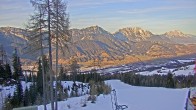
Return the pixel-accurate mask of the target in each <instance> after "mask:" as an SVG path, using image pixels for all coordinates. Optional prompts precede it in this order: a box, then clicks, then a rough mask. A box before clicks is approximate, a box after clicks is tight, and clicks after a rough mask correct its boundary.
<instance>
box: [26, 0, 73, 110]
mask: <svg viewBox="0 0 196 110" xmlns="http://www.w3.org/2000/svg"><path fill="white" fill-rule="evenodd" d="M31 3H32V5H33V7H34V8H35V10H36V11H37V13H36V14H34V15H33V16H31V19H30V21H31V23H30V24H31V25H30V26H29V29H31V30H33V34H31V35H33V37H32V39H30V41H32V42H31V43H30V47H29V48H30V49H29V50H30V51H31V52H32V51H36V50H39V49H41V50H42V51H41V56H42V55H43V54H44V52H43V42H42V41H43V38H42V37H40V36H43V35H46V34H47V40H48V54H49V55H48V57H49V58H48V59H49V74H50V101H51V109H52V110H54V97H53V77H54V76H53V75H54V74H53V69H52V43H53V42H52V41H53V38H54V39H55V41H56V42H55V43H56V45H55V46H56V75H55V76H56V77H55V80H56V83H57V79H56V78H57V74H58V59H59V58H58V53H59V52H58V47H60V48H61V49H62V50H63V48H64V47H67V46H66V43H67V42H68V41H70V35H69V30H68V29H69V16H68V14H67V13H66V8H67V5H66V3H65V2H63V1H62V0H31ZM38 32H39V34H38ZM39 38H40V39H39ZM37 44H40V46H37ZM32 46H33V48H32ZM35 47H36V48H35ZM44 90H45V89H44ZM55 102H56V106H55V109H56V110H57V109H58V107H57V90H55Z"/></svg>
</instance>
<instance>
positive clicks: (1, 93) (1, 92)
mask: <svg viewBox="0 0 196 110" xmlns="http://www.w3.org/2000/svg"><path fill="white" fill-rule="evenodd" d="M21 84H22V88H23V92H24V91H25V89H26V87H27V88H29V87H30V85H31V84H32V83H31V82H28V83H26V82H25V81H21ZM15 90H16V85H13V86H4V87H3V86H2V85H0V108H1V107H2V105H3V103H4V101H5V99H6V98H7V97H8V96H9V95H11V96H13V95H14V91H15Z"/></svg>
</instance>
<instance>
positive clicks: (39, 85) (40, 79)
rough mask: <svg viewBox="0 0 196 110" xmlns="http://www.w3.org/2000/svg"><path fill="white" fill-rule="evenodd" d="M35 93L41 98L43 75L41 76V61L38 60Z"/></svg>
mask: <svg viewBox="0 0 196 110" xmlns="http://www.w3.org/2000/svg"><path fill="white" fill-rule="evenodd" d="M36 82H37V83H36V84H37V91H38V93H39V94H40V95H41V96H43V75H42V65H41V60H39V65H38V72H37V81H36Z"/></svg>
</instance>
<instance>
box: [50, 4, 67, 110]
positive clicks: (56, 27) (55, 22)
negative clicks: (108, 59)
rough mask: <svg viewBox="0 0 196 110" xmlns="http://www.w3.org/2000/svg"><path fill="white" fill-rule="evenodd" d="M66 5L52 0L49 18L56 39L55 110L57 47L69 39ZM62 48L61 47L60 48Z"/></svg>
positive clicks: (56, 107)
mask: <svg viewBox="0 0 196 110" xmlns="http://www.w3.org/2000/svg"><path fill="white" fill-rule="evenodd" d="M66 8H67V5H66V3H65V2H63V1H62V0H53V1H52V9H53V10H52V14H51V15H52V16H51V17H52V19H51V29H52V35H53V36H54V38H55V40H56V74H55V81H56V89H55V110H58V104H57V91H58V87H57V84H58V83H57V75H58V59H59V57H58V54H59V49H58V47H61V49H62V48H63V47H64V46H66V45H65V43H66V42H69V41H70V35H69V31H68V29H69V16H68V14H67V13H66ZM62 50H63V49H62Z"/></svg>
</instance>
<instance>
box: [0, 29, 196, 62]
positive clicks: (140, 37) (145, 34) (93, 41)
mask: <svg viewBox="0 0 196 110" xmlns="http://www.w3.org/2000/svg"><path fill="white" fill-rule="evenodd" d="M70 31H71V33H72V34H71V35H72V41H71V43H70V44H68V46H67V47H68V48H64V49H62V50H60V52H59V53H60V58H62V59H63V58H64V60H65V59H69V58H70V57H76V58H77V59H78V61H79V62H88V61H91V60H94V59H99V60H101V61H103V62H104V61H105V62H106V61H107V62H112V61H119V62H120V61H122V60H126V61H122V62H125V63H126V62H127V61H129V60H130V61H131V60H133V61H134V58H136V57H137V56H139V57H141V56H142V58H144V59H145V60H149V59H152V58H160V57H172V56H178V55H185V54H191V53H196V50H195V49H193V48H196V37H195V36H193V35H186V34H183V33H182V32H180V31H170V32H166V33H165V34H162V35H154V34H153V33H151V32H150V31H147V30H143V29H141V28H139V27H135V28H123V29H120V30H119V31H117V32H115V33H114V34H111V33H109V32H108V31H106V30H104V29H103V28H101V27H99V26H91V27H87V28H84V29H71V30H70ZM27 35H28V32H27V31H26V30H23V29H18V28H11V27H2V28H0V44H2V45H3V46H4V48H5V50H6V52H7V53H8V54H9V55H10V56H11V54H12V51H13V49H14V47H18V49H20V51H22V49H23V48H24V47H25V46H26V43H27V42H29V39H28V36H27ZM21 53H22V52H21ZM53 53H54V54H53V55H55V51H54V52H53ZM23 56H24V55H23ZM24 57H26V58H27V57H28V56H27V55H26V56H24ZM127 58H128V59H127ZM115 63H116V62H115Z"/></svg>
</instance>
